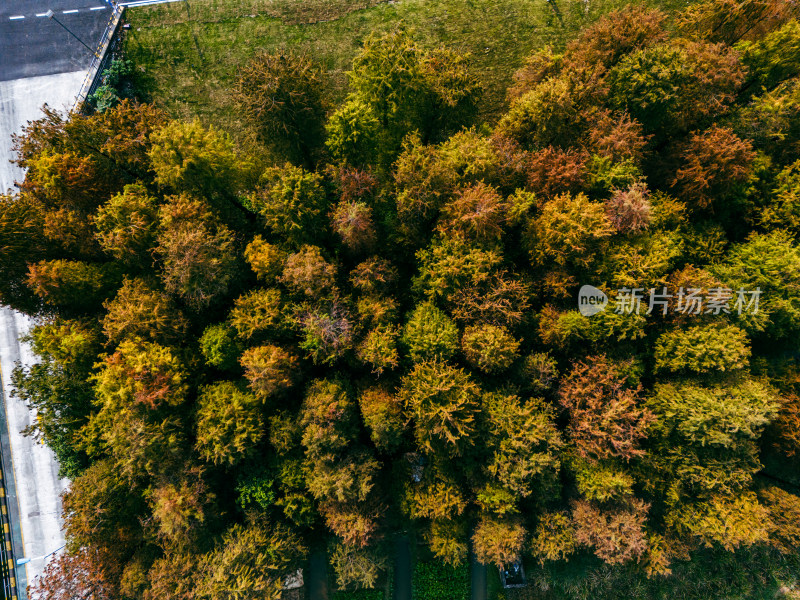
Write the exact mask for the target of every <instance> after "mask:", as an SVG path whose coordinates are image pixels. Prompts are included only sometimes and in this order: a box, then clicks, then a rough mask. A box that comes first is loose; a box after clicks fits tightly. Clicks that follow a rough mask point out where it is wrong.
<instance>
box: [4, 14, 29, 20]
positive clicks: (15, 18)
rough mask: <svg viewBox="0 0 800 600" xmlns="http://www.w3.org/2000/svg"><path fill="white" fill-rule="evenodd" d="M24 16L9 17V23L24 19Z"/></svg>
mask: <svg viewBox="0 0 800 600" xmlns="http://www.w3.org/2000/svg"><path fill="white" fill-rule="evenodd" d="M24 18H25V17H24V16H23V15H17V16H16V17H8V20H9V21H16V20H17V19H24Z"/></svg>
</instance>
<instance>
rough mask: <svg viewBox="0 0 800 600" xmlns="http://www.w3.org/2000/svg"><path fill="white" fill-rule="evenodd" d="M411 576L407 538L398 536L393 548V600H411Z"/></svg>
mask: <svg viewBox="0 0 800 600" xmlns="http://www.w3.org/2000/svg"><path fill="white" fill-rule="evenodd" d="M411 575H412V574H411V548H410V546H409V542H408V536H405V535H404V536H399V537H398V538H397V539H396V540H395V548H394V600H411Z"/></svg>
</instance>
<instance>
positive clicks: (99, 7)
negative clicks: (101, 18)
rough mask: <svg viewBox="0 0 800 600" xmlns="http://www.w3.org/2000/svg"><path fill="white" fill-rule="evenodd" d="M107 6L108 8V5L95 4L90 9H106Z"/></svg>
mask: <svg viewBox="0 0 800 600" xmlns="http://www.w3.org/2000/svg"><path fill="white" fill-rule="evenodd" d="M107 8H108V7H107V6H93V7H92V8H90V9H89V10H105V9H107Z"/></svg>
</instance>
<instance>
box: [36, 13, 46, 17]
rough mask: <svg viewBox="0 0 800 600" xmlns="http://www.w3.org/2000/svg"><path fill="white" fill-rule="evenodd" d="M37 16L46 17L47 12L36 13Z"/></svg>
mask: <svg viewBox="0 0 800 600" xmlns="http://www.w3.org/2000/svg"><path fill="white" fill-rule="evenodd" d="M36 16H37V17H46V16H47V13H36Z"/></svg>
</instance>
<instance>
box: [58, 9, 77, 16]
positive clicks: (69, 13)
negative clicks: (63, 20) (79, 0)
mask: <svg viewBox="0 0 800 600" xmlns="http://www.w3.org/2000/svg"><path fill="white" fill-rule="evenodd" d="M76 12H78V9H77V8H73V9H72V10H62V11H61V14H63V15H71V14H72V13H76Z"/></svg>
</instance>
